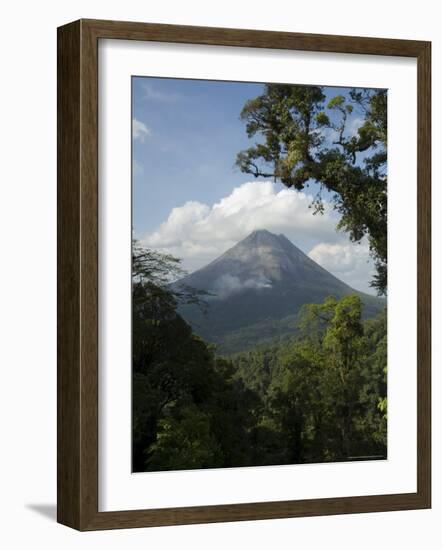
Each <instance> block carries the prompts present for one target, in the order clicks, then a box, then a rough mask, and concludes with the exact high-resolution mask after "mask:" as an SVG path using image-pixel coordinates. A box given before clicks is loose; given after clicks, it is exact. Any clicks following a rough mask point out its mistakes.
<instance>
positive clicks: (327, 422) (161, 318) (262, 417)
mask: <svg viewBox="0 0 442 550" xmlns="http://www.w3.org/2000/svg"><path fill="white" fill-rule="evenodd" d="M137 253H138V252H137V249H135V252H134V254H137ZM143 254H144V252H143ZM143 257H144V258H151V257H152V256H151V255H146V256H143ZM160 259H161V260H162V262H163V263H162V265H161V266H160V268H161V273H160V275H161V277H160V276H159V272H158V271H157V270H156V268H155V264H153V267H152V269H151V270H150V271H148V270H147V269H146V270H145V271H144V274H143V277H142V278H141V277H140V276H139V272H137V278H136V280H135V281H134V285H133V303H134V307H133V426H132V429H133V469H134V471H156V470H179V469H193V468H219V467H238V466H256V465H267V464H293V463H305V462H324V461H340V460H351V459H355V458H356V459H357V458H361V457H385V456H386V427H387V426H386V423H387V401H386V352H387V348H386V342H387V340H386V314H385V313H384V314H382V315H381V316H379V317H378V318H375V319H371V320H369V321H365V322H364V321H362V319H361V310H362V304H361V300H360V298H359V297H358V296H356V295H351V296H346V297H344V298H342V299H341V300H338V299H335V298H332V297H330V298H327V299H326V300H325V301H324V302H323V303H322V304H310V305H307V306H305V307H304V308H303V311H302V315H301V319H300V323H299V328H298V331H297V333H296V336H294V337H293V338H291V339H289V340H286V341H283V342H281V343H275V344H272V345H270V346H267V347H263V348H261V349H254V350H251V351H249V352H246V353H240V354H237V355H235V356H231V357H219V356H217V355H216V354H215V350H214V349H213V348H212V347H210V346H208V345H207V344H206V343H205V342H204V341H203V340H201V339H200V338H199V337H197V336H195V335H194V334H193V332H192V330H191V328H190V326H189V325H188V324H187V323H186V322H185V321H184V320H183V319H182V318H181V317H180V315H179V314H178V313H177V311H176V308H177V303H178V299H177V297H176V295H175V294H174V293H173V290H172V289H171V287H170V285H168V284H167V283H165V281H168V280H169V274H170V272H169V271H168V269H169V268H170V270H172V269H174V266H176V265H177V264H176V262H174V261H173V259H172V258H165V257H162V258H160ZM136 260H137V259H136ZM137 261H138V260H137ZM134 264H135V265H138V264H137V263H136V262H135V261H134Z"/></svg>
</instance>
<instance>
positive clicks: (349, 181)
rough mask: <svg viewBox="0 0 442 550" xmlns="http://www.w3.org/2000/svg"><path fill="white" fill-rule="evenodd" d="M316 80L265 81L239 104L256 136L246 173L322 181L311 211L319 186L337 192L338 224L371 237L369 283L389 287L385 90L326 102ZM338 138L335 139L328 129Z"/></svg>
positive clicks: (317, 204)
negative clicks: (353, 118)
mask: <svg viewBox="0 0 442 550" xmlns="http://www.w3.org/2000/svg"><path fill="white" fill-rule="evenodd" d="M324 102H325V95H324V93H323V89H322V88H320V87H318V86H292V85H285V84H267V85H266V86H265V89H264V93H263V94H262V95H261V96H258V97H256V98H254V99H252V100H249V101H248V102H247V103H246V104H245V105H244V108H243V109H242V112H241V119H242V120H243V121H244V122H245V123H246V131H247V134H248V137H249V138H252V137H255V136H256V137H257V138H258V140H257V142H256V143H255V144H254V145H253V146H252V147H250V148H249V149H247V150H245V151H241V152H239V153H238V155H237V160H236V163H237V165H238V167H239V168H240V170H241V171H242V172H245V173H248V174H252V175H253V176H255V177H272V178H274V179H275V180H280V181H281V182H282V183H283V184H284V185H286V186H287V187H291V188H294V189H297V190H302V189H304V187H305V186H307V185H309V183H310V182H312V181H316V182H317V183H319V186H320V187H319V192H318V194H317V196H316V197H315V199H314V202H313V207H314V213H319V212H323V210H324V205H323V200H322V190H324V189H326V190H327V191H329V192H331V193H332V196H333V199H332V200H333V203H334V207H335V209H336V210H337V211H338V212H339V213H340V214H341V219H340V222H339V224H338V227H339V228H340V229H343V230H345V231H347V232H348V234H349V236H350V239H351V240H353V241H355V242H358V241H360V240H361V239H362V238H363V237H364V236H367V237H368V242H369V246H370V252H371V255H372V257H373V258H374V261H375V266H376V270H377V273H376V276H375V277H374V280H373V281H372V283H371V284H372V286H373V287H375V288H376V289H377V290H378V292H379V293H380V294H385V293H386V289H387V174H386V163H387V151H386V146H387V95H386V91H385V90H364V91H357V90H352V91H351V92H350V94H349V96H348V98H345V97H344V96H342V95H338V96H336V97H334V98H333V99H332V100H330V101H329V102H328V104H327V106H326V107H325V106H324ZM355 108H358V109H359V110H360V111H361V112H362V114H363V117H364V120H363V122H362V124H361V125H360V127H359V128H358V130H357V133H356V134H355V133H349V131H348V120H349V117H350V115H351V113H352V112H353V110H354V109H355ZM326 132H328V133H329V135H332V136H334V138H333V141H332V143H330V142H329V140H327V139H326V138H325V133H326Z"/></svg>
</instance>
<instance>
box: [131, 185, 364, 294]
mask: <svg viewBox="0 0 442 550" xmlns="http://www.w3.org/2000/svg"><path fill="white" fill-rule="evenodd" d="M312 200H313V197H312V196H311V195H309V194H307V193H304V192H298V191H294V190H291V189H286V188H282V189H281V188H280V186H278V185H277V184H276V183H274V182H271V181H256V182H248V183H244V184H242V185H240V186H238V187H236V188H234V189H233V190H232V192H231V193H230V194H229V195H228V196H226V197H224V198H222V199H221V200H219V201H218V202H216V203H215V204H213V205H208V204H204V203H201V202H198V201H188V202H186V203H185V204H183V205H181V206H178V207H176V208H173V209H172V210H171V212H170V214H169V216H168V218H167V219H166V220H165V221H164V222H163V223H162V224H161V225H160V226H159V227H158V228H157V229H156V230H155V231H153V232H151V233H149V234H147V235H145V236H143V237H142V238H141V241H142V243H143V244H144V245H145V246H147V247H150V248H155V249H160V250H163V251H165V252H168V253H171V254H173V255H175V256H177V257H179V258H182V259H183V266H184V267H185V268H186V269H187V270H189V271H194V270H195V269H198V268H199V267H202V266H203V265H205V264H207V263H208V262H209V261H211V260H213V259H215V258H216V257H217V256H219V255H220V254H222V253H223V252H225V251H226V250H227V249H229V248H230V247H232V246H233V245H234V244H236V243H237V242H238V241H240V240H241V239H243V238H245V237H246V236H247V235H249V234H250V233H251V232H252V231H254V230H256V229H267V230H268V231H271V232H272V233H277V234H279V233H283V234H284V235H285V236H286V237H287V238H289V239H290V240H291V241H292V242H293V243H294V244H295V245H296V246H298V247H299V248H301V250H303V251H304V252H306V253H307V252H309V251H312V252H313V251H314V250H315V248H316V250H315V252H314V255H316V257H317V258H318V260H315V261H318V263H320V264H321V265H323V264H322V263H321V261H322V260H327V261H329V264H330V258H331V256H332V251H330V250H329V254H328V256H327V255H326V254H325V252H324V250H325V249H321V248H317V246H318V245H319V243H322V244H324V243H329V244H340V245H343V246H344V245H347V246H348V247H349V249H352V247H355V246H357V245H353V244H351V243H349V241H348V236H347V235H345V234H342V233H338V232H337V231H336V229H335V228H336V223H337V215H336V212H334V211H333V208H332V206H331V205H330V204H328V203H327V202H325V204H324V206H325V211H324V214H323V215H321V214H316V215H313V212H312V210H311V208H309V205H310V204H311V202H312ZM321 250H322V256H321V257H320V252H321ZM339 250H340V254H341V256H342V250H341V249H339ZM364 251H365V252H364V253H367V250H366V248H365V249H364ZM336 253H337V249H336ZM355 254H356V253H355ZM362 256H363V254H362ZM362 256H361V258H362ZM352 257H353V258H354V259H355V258H356V259H357V258H358V256H357V255H354V256H352ZM313 259H315V258H313ZM319 259H320V260H321V261H319ZM358 261H362V260H361V259H360V260H358ZM339 265H340V264H339V262H336V264H335V266H336V267H339ZM361 265H362V264H361ZM324 267H326V266H325V265H324ZM341 267H342V266H341ZM326 269H327V267H326ZM330 271H332V273H335V274H336V275H337V276H339V274H338V273H337V271H336V269H334V268H333V269H330ZM348 272H349V273H350V272H351V269H350V267H349V268H348ZM339 273H341V272H339ZM343 280H345V279H343ZM346 282H348V283H349V284H351V282H350V281H348V280H346ZM225 283H226V284H227V286H228V284H231V286H232V287H234V286H235V281H225ZM226 288H227V287H226Z"/></svg>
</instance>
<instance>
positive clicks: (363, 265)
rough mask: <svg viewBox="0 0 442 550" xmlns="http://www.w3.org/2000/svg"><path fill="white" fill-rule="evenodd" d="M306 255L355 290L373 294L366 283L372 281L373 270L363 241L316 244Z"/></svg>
mask: <svg viewBox="0 0 442 550" xmlns="http://www.w3.org/2000/svg"><path fill="white" fill-rule="evenodd" d="M308 255H309V256H310V258H311V259H312V260H314V261H315V262H316V263H318V264H319V265H321V266H322V267H323V268H325V269H327V271H330V272H331V273H333V274H334V275H335V276H336V277H338V278H339V279H341V280H343V281H345V282H348V283H349V284H350V285H351V286H353V287H354V288H356V289H357V290H363V291H366V292H367V291H368V292H371V293H372V292H373V290H372V289H370V287H369V285H368V283H369V281H370V280H371V279H372V277H373V275H374V273H375V269H374V266H373V262H372V260H371V258H370V254H369V247H368V243H367V241H366V240H365V239H364V240H362V241H361V243H359V244H355V243H351V242H322V243H318V244H317V245H315V246H314V247H313V248H312V250H310V252H309V253H308Z"/></svg>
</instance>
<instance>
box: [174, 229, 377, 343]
mask: <svg viewBox="0 0 442 550" xmlns="http://www.w3.org/2000/svg"><path fill="white" fill-rule="evenodd" d="M177 284H185V285H188V286H191V287H193V288H196V289H200V290H206V291H209V292H211V293H212V294H213V296H211V297H210V299H209V301H208V303H209V310H208V313H207V314H206V316H204V315H203V314H202V313H201V311H199V310H198V308H196V307H195V306H183V307H181V308H180V313H181V315H182V316H183V317H184V318H185V319H186V320H187V321H188V322H189V323H190V324H191V325H192V326H193V328H194V330H195V332H196V333H197V334H200V335H201V336H202V337H203V338H204V339H205V340H207V341H209V342H214V343H216V344H218V347H219V351H220V352H225V353H227V352H233V351H240V350H243V349H247V348H249V347H251V346H254V345H256V344H258V343H261V342H265V341H269V340H272V339H274V338H281V337H285V336H287V335H289V334H293V333H294V332H295V331H296V319H297V315H298V312H299V309H300V308H301V307H302V305H304V304H307V303H319V302H322V301H323V300H324V299H325V298H326V297H327V296H330V295H333V296H335V297H337V298H340V297H342V296H345V295H347V294H355V293H356V294H358V295H359V296H361V298H362V300H363V302H364V306H365V307H364V314H365V316H367V317H369V316H372V315H375V314H376V313H377V312H379V311H380V310H381V309H382V308H383V307H384V306H385V300H382V299H380V298H376V297H373V296H368V295H367V294H363V293H360V292H357V291H355V290H353V289H352V288H351V287H350V286H348V285H346V284H345V283H343V282H342V281H340V280H339V279H337V278H336V277H335V276H334V275H332V274H331V273H329V272H328V271H327V270H325V269H324V268H322V267H321V266H320V265H318V264H317V263H316V262H314V261H313V260H312V259H311V258H309V257H308V256H307V255H306V254H304V253H303V252H302V251H301V250H299V248H297V247H296V246H295V245H294V244H293V243H292V242H290V241H289V240H288V239H287V238H286V237H285V236H284V235H275V234H273V233H270V232H269V231H266V230H259V231H254V232H253V233H251V234H250V235H249V236H248V237H246V238H245V239H244V240H242V241H240V242H239V243H238V244H236V245H235V246H234V247H232V248H231V249H229V250H227V252H225V253H224V254H222V255H221V256H220V257H219V258H217V259H216V260H214V261H213V262H211V263H210V264H208V265H207V266H205V267H203V268H201V269H199V270H198V271H195V272H194V273H192V274H190V275H188V276H187V277H184V278H183V279H181V281H179V282H178V283H177Z"/></svg>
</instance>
